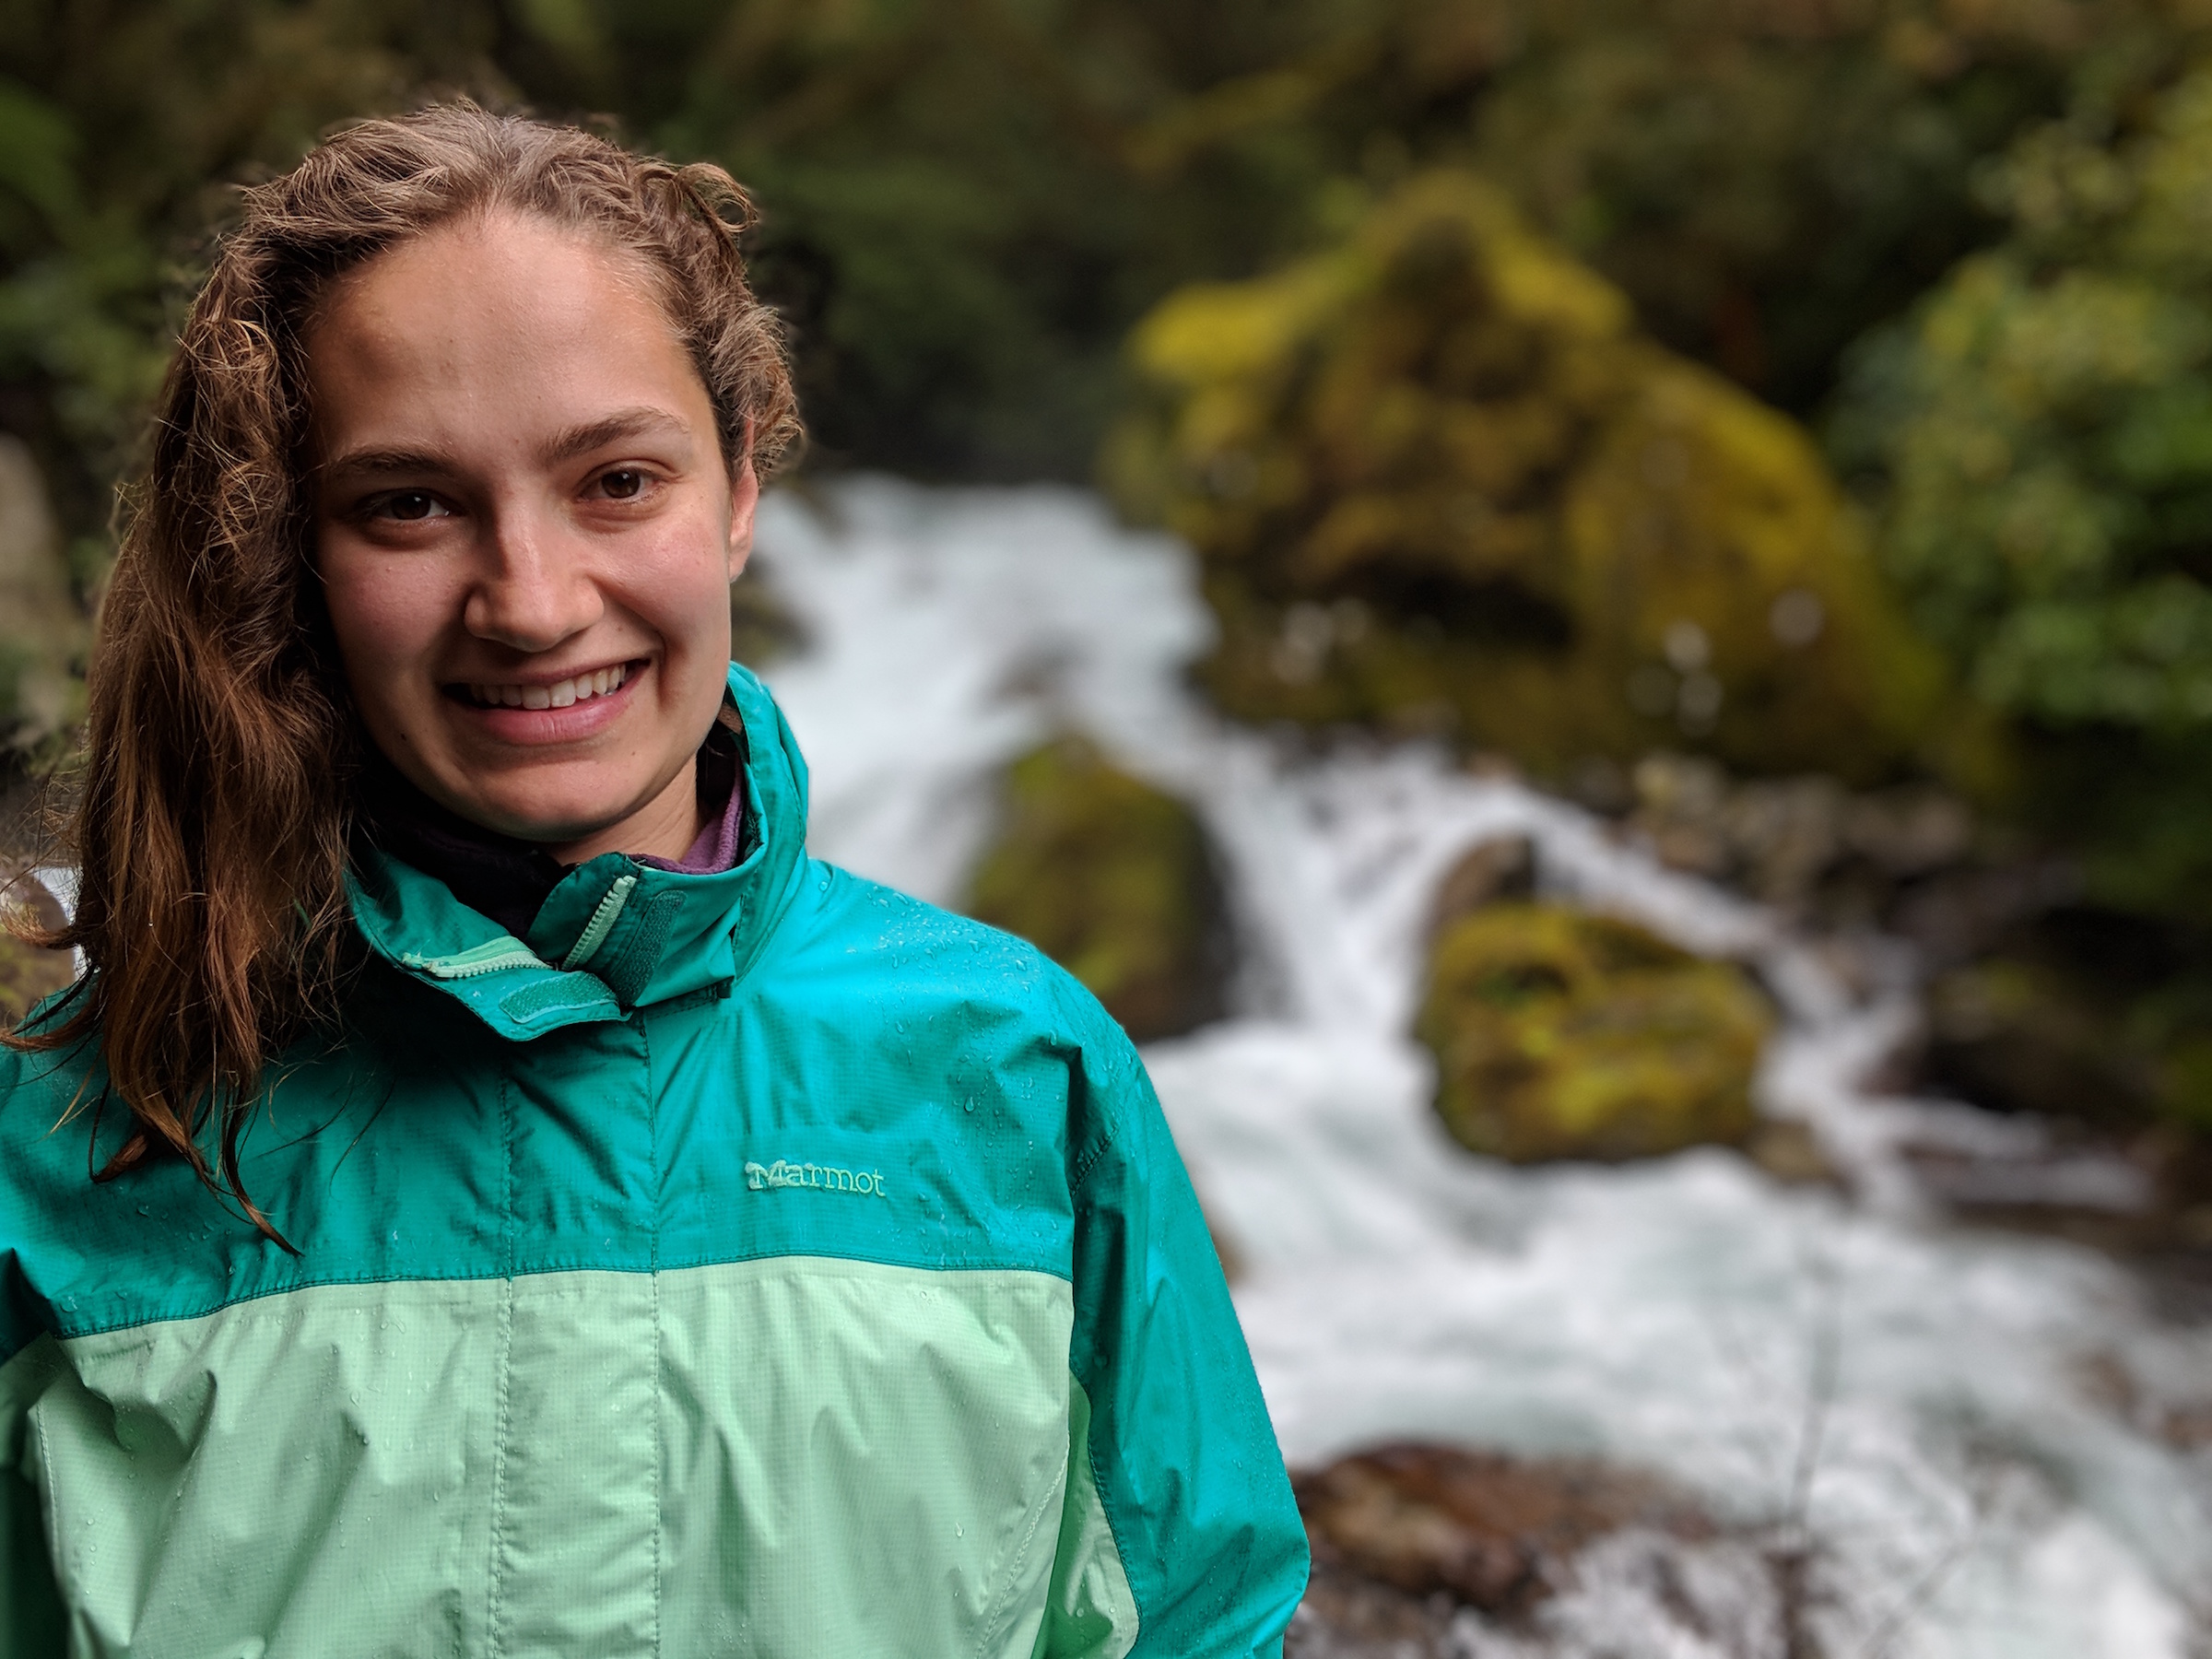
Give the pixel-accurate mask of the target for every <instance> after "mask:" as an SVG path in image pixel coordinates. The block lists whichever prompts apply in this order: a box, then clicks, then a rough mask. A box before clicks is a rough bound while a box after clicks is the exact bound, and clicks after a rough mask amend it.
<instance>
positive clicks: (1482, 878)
mask: <svg viewBox="0 0 2212 1659" xmlns="http://www.w3.org/2000/svg"><path fill="white" fill-rule="evenodd" d="M1535 885H1536V854H1535V848H1534V847H1533V846H1531V845H1530V844H1529V841H1528V840H1527V838H1526V837H1525V836H1518V835H1513V836H1502V837H1500V839H1498V840H1496V841H1481V842H1478V843H1477V844H1476V845H1475V846H1474V847H1472V848H1470V849H1469V850H1468V851H1467V852H1465V853H1463V854H1461V856H1460V859H1459V862H1458V863H1457V864H1455V865H1453V866H1452V867H1451V869H1450V870H1448V871H1446V872H1445V874H1444V878H1443V880H1442V881H1441V882H1439V883H1438V884H1437V889H1436V902H1435V903H1434V905H1433V906H1431V907H1430V915H1429V937H1430V939H1431V940H1433V939H1434V938H1435V937H1436V936H1437V935H1439V934H1441V933H1442V932H1443V931H1444V929H1446V928H1447V927H1450V926H1451V925H1452V924H1453V923H1454V922H1457V921H1458V920H1459V919H1460V918H1461V917H1463V916H1471V915H1473V914H1474V913H1475V912H1477V911H1478V910H1480V909H1481V908H1482V907H1483V906H1484V905H1486V904H1493V903H1496V902H1497V901H1498V900H1501V899H1525V898H1527V897H1528V896H1529V895H1530V894H1531V893H1533V892H1534V891H1535Z"/></svg>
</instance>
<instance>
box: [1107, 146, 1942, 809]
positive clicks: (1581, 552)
mask: <svg viewBox="0 0 2212 1659" xmlns="http://www.w3.org/2000/svg"><path fill="white" fill-rule="evenodd" d="M1134 349H1135V359H1136V361H1137V363H1138V365H1139V366H1140V368H1141V369H1142V371H1144V372H1145V373H1146V375H1147V378H1148V380H1149V382H1150V383H1151V384H1152V385H1153V387H1154V388H1156V390H1157V393H1158V398H1157V403H1156V406H1155V408H1154V409H1153V410H1152V411H1151V412H1150V413H1149V414H1148V415H1147V417H1145V418H1140V419H1138V420H1136V421H1134V422H1132V423H1131V424H1130V425H1129V426H1128V427H1127V428H1126V429H1124V432H1123V433H1122V435H1121V438H1120V440H1119V441H1118V442H1117V445H1116V448H1115V452H1114V462H1113V469H1114V471H1115V473H1116V474H1117V476H1118V479H1119V482H1120V484H1121V487H1122V489H1123V493H1124V499H1125V500H1128V501H1129V502H1130V503H1131V504H1132V505H1133V506H1135V508H1137V509H1138V510H1139V511H1149V512H1153V513H1157V514H1159V515H1161V516H1164V517H1165V518H1166V520H1167V521H1168V523H1169V524H1171V526H1172V527H1173V528H1174V529H1176V530H1177V531H1178V532H1179V533H1181V534H1182V535H1184V536H1185V537H1187V538H1188V539H1189V540H1190V541H1191V542H1192V544H1193V545H1194V546H1195V547H1197V549H1198V550H1199V553H1200V555H1201V556H1202V558H1204V559H1206V564H1207V571H1208V594H1209V596H1210V597H1211V598H1212V599H1213V601H1214V603H1215V606H1216V609H1217V610H1218V612H1219V613H1220V615H1221V618H1222V622H1223V635H1222V640H1221V643H1220V645H1219V648H1218V651H1217V652H1216V653H1215V655H1214V656H1213V658H1212V659H1211V661H1210V662H1209V663H1208V664H1207V665H1206V670H1205V672H1206V679H1207V683H1208V685H1209V687H1210V688H1212V689H1213V690H1214V692H1215V693H1216V695H1217V697H1218V699H1219V700H1221V701H1222V702H1223V703H1224V704H1225V706H1227V707H1228V708H1230V710H1231V712H1236V713H1239V714H1243V715H1246V716H1251V717H1258V718H1268V717H1277V718H1282V717H1287V718H1292V719H1300V720H1306V721H1310V722H1320V723H1326V722H1334V721H1345V720H1376V719H1381V720H1384V721H1400V722H1407V721H1410V722H1413V723H1417V724H1419V723H1427V724H1432V725H1436V726H1439V727H1441V728H1442V729H1445V730H1451V731H1454V732H1456V733H1457V734H1459V735H1463V736H1464V737H1465V738H1467V739H1469V740H1471V741H1473V742H1476V743H1477V744H1480V745H1482V746H1484V747H1492V748H1499V749H1503V750H1506V751H1508V752H1510V753H1512V754H1514V755H1517V756H1519V757H1520V758H1521V759H1524V760H1525V761H1527V762H1529V763H1530V764H1532V765H1535V766H1536V767H1538V768H1540V769H1545V770H1554V771H1556V770H1558V769H1559V768H1561V767H1563V766H1564V765H1566V764H1567V763H1569V762H1571V761H1572V760H1574V759H1579V758H1582V757H1583V756H1587V755H1592V754H1602V755H1611V756H1615V757H1621V758H1630V757H1633V756H1635V755H1637V754H1640V753H1641V752H1643V751H1644V750H1646V749H1649V748H1651V747H1654V746H1656V745H1661V744H1665V743H1666V742H1668V741H1669V740H1673V741H1677V742H1679V741H1683V740H1684V739H1686V738H1687V739H1688V741H1690V742H1693V743H1696V744H1699V745H1700V746H1702V747H1708V748H1710V749H1711V751H1712V752H1713V753H1715V754H1717V755H1720V756H1723V757H1724V758H1726V759H1729V760H1731V761H1733V762H1735V763H1736V764H1738V765H1741V766H1745V767H1748V768H1752V769H1755V770H1783V769H1791V768H1805V767H1821V768H1825V769H1829V770H1832V771H1839V772H1841V773H1843V774H1845V775H1847V776H1871V775H1875V774H1877V773H1879V772H1880V771H1883V770H1884V769H1885V768H1887V767H1889V766H1891V765H1893V764H1895V763H1897V762H1898V761H1899V760H1900V758H1902V757H1904V756H1906V755H1908V754H1909V753H1910V752H1911V750H1912V746H1913V744H1914V742H1915V740H1916V738H1917V736H1918V733H1919V728H1920V726H1921V724H1922V723H1923V722H1924V721H1925V719H1926V718H1927V716H1928V715H1929V713H1930V712H1932V710H1933V707H1934V701H1935V695H1936V693H1937V692H1938V690H1939V679H1938V670H1937V667H1936V665H1935V663H1934V661H1933V660H1932V659H1931V658H1929V657H1928V656H1927V655H1926V653H1924V651H1923V650H1922V649H1921V648H1920V647H1919V646H1918V644H1917V642H1916V641H1914V640H1913V639H1912V637H1911V636H1910V635H1909V634H1908V633H1907V632H1906V631H1905V629H1904V628H1903V626H1902V624H1901V621H1900V618H1898V617H1897V616H1896V615H1894V613H1893V612H1892V610H1891V609H1890V607H1889V606H1888V604H1887V602H1886V600H1885V597H1884V595H1883V594H1882V593H1881V592H1880V590H1879V588H1878V585H1877V582H1876V578H1875V573H1874V571H1873V570H1872V568H1871V565H1870V564H1869V562H1868V561H1867V559H1866V558H1865V551H1864V549H1863V547H1862V545H1861V541H1860V536H1859V533H1858V526H1857V524H1856V521H1855V519H1854V518H1853V515H1852V514H1850V513H1849V512H1846V511H1845V509H1844V505H1843V502H1842V500H1841V497H1840V495H1839V492H1838V491H1837V490H1836V488H1835V487H1834V485H1833V483H1832V481H1831V480H1830V477H1829V476H1828V473H1827V471H1826V468H1825V466H1824V465H1823V463H1822V462H1821V460H1820V457H1819V455H1818V452H1817V451H1816V450H1815V449H1814V447H1813V446H1812V444H1811V443H1810V442H1809V441H1808V440H1807V439H1806V437H1805V435H1804V434H1803V433H1802V432H1801V431H1799V430H1798V429H1796V428H1795V426H1794V423H1792V422H1790V421H1789V420H1788V419H1786V418H1783V417H1782V416H1780V415H1778V414H1776V413H1774V412H1773V411H1771V410H1769V409H1767V408H1764V407H1762V406H1759V404H1757V403H1755V402H1754V401H1753V400H1752V399H1751V398H1750V397H1748V396H1747V394H1744V393H1742V392H1740V391H1738V390H1736V389H1735V388H1734V387H1732V386H1731V385H1729V384H1728V383H1727V382H1724V381H1723V380H1721V379H1720V378H1719V377H1717V376H1715V375H1713V374H1712V373H1710V372H1709V371H1704V370H1701V369H1700V368H1698V367H1696V366H1695V365H1692V364H1690V363H1688V362H1686V361H1684V360H1683V359H1680V358H1678V357H1677V356H1675V355H1674V354H1673V353H1671V352H1668V351H1667V350H1665V348H1664V347H1660V346H1658V345H1656V344H1654V343H1653V342H1652V341H1651V340H1649V339H1648V338H1646V337H1644V336H1642V335H1641V334H1639V333H1638V332H1637V330H1636V329H1635V328H1634V327H1633V325H1632V324H1631V321H1630V308H1629V305H1628V303H1627V301H1626V300H1625V299H1624V298H1623V297H1622V296H1621V294H1620V293H1619V292H1618V290H1617V289H1616V288H1613V287H1612V286H1611V285H1610V284H1608V283H1606V281H1605V280H1604V279H1603V278H1601V277H1597V276H1595V275H1594V274H1593V273H1592V272H1590V271H1589V270H1587V269H1586V268H1584V267H1583V266H1582V265H1578V264H1577V263H1576V262H1575V261H1574V260H1573V259H1572V258H1571V257H1570V256H1568V255H1567V254H1566V253H1563V252H1562V251H1560V250H1559V248H1557V247H1556V246H1554V245H1552V244H1550V243H1549V242H1547V241H1544V240H1543V239H1542V238H1540V237H1537V236H1535V235H1534V234H1532V233H1531V232H1530V231H1529V230H1528V229H1526V227H1525V226H1524V224H1523V222H1522V220H1521V218H1520V217H1519V215H1518V214H1517V213H1516V212H1515V211H1514V210H1513V209H1512V206H1510V205H1508V204H1507V203H1506V202H1505V200H1504V199H1503V198H1502V197H1500V195H1499V194H1497V193H1496V192H1495V191H1494V190H1492V189H1490V188H1489V187H1488V186H1487V185H1485V184H1483V183H1481V182H1479V181H1477V180H1476V179H1474V178H1472V177H1470V176H1468V175H1465V174H1462V173H1456V172H1448V171H1439V172H1431V173H1424V174H1420V175H1418V176H1416V177H1415V178H1413V179H1412V180H1409V181H1408V182H1406V184H1404V185H1403V186H1401V187H1400V188H1399V189H1398V190H1396V191H1395V192H1394V193H1393V194H1391V195H1389V196H1388V197H1386V198H1385V199H1383V200H1382V202H1381V203H1379V204H1377V206H1375V207H1374V208H1373V209H1372V210H1371V212H1370V213H1369V214H1367V215H1366V216H1364V217H1363V218H1361V219H1360V220H1359V222H1358V223H1357V224H1356V225H1355V227H1354V228H1353V229H1352V230H1351V232H1350V234H1349V235H1348V236H1347V237H1346V238H1345V240H1344V241H1342V242H1340V243H1339V244H1337V245H1336V246H1335V247H1333V248H1331V249H1330V250H1328V251H1326V252H1324V253H1320V254H1316V255H1314V256H1312V258H1309V259H1307V260H1304V261H1300V262H1298V263H1296V264H1293V265H1289V266H1288V267H1286V268H1284V269H1283V270H1281V271H1279V272H1277V274H1275V275H1273V276H1270V277H1264V278H1260V279H1257V280H1255V281H1252V282H1248V283H1241V284H1235V285H1214V286H1202V287H1193V288H1188V289H1185V290H1183V291H1182V292H1181V293H1179V294H1178V295H1176V296H1175V297H1174V298H1172V299H1171V300H1169V301H1168V302H1166V303H1165V304H1163V305H1162V306H1161V307H1160V308H1159V309H1158V310H1157V311H1156V312H1154V313H1153V314H1152V315H1151V316H1150V317H1148V318H1147V320H1146V322H1145V323H1144V324H1142V325H1141V326H1140V328H1139V329H1138V331H1137V333H1136V335H1135V347H1134Z"/></svg>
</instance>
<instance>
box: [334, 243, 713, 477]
mask: <svg viewBox="0 0 2212 1659" xmlns="http://www.w3.org/2000/svg"><path fill="white" fill-rule="evenodd" d="M306 343H307V357H308V374H309V380H310V383H311V387H312V394H313V406H314V410H315V425H316V430H317V447H318V449H320V450H322V451H323V452H324V453H325V454H326V455H327V454H328V453H330V452H331V450H333V449H334V448H339V449H343V448H350V447H352V446H354V445H355V444H357V443H359V442H361V441H370V442H372V443H373V442H376V441H380V439H381V437H382V436H383V435H388V434H390V433H391V432H393V431H394V430H417V429H431V430H438V429H450V430H448V431H447V433H446V437H447V440H448V441H451V440H452V439H453V438H455V437H458V436H460V435H461V434H463V433H465V432H474V433H477V434H479V435H482V436H499V435H503V436H505V437H506V438H508V439H510V440H515V439H521V438H523V437H524V436H525V435H527V436H528V437H529V440H530V441H531V442H532V444H533V445H534V446H535V445H539V444H542V443H543V442H544V441H546V434H547V432H548V431H553V430H566V429H572V428H575V427H577V426H578V425H580V424H582V425H589V424H592V423H594V422H604V421H606V420H607V419H609V418H612V417H613V416H614V415H615V414H616V413H617V412H618V411H624V410H627V411H637V410H645V409H660V410H663V411H665V412H666V413H668V414H670V415H672V416H675V417H677V418H680V419H681V421H682V422H684V423H685V424H689V423H692V422H695V421H700V420H704V421H705V422H707V423H708V425H709V427H710V429H711V427H712V403H711V400H710V399H709V397H708V394H707V391H706V387H705V385H704V384H703V383H702V382H700V377H699V373H698V371H697V368H696V365H695V364H694V362H693V359H692V358H691V355H690V353H689V351H688V348H687V347H686V345H685V343H684V341H683V340H682V338H681V337H680V336H679V335H678V334H677V330H676V328H675V325H674V324H672V323H671V322H670V321H669V319H668V317H667V314H666V312H665V310H664V309H663V308H662V306H661V304H660V303H659V300H658V299H657V296H656V295H655V294H654V293H653V284H652V283H651V281H650V280H649V279H647V280H641V267H640V263H639V262H638V260H637V259H636V258H635V257H634V256H630V255H628V254H625V253H622V252H620V251H618V250H616V249H613V248H610V247H609V246H607V245H606V243H605V242H604V241H601V240H600V239H598V238H596V237H594V236H592V235H589V234H588V233H584V232H581V231H576V230H571V229H568V228H566V227H563V226H559V225H556V224H552V223H549V222H547V221H545V220H542V219H536V218H524V217H522V216H519V215H498V216H479V217H475V218H468V219H463V220H457V221H454V222H453V223H452V224H449V225H441V226H440V227H438V228H436V229H432V230H430V231H427V232H425V233H424V234H423V235H421V236H419V237H416V238H412V239H410V240H409V241H406V242H404V243H402V244H400V245H399V246H398V247H395V248H393V249H391V250H390V251H388V252H386V253H382V254H380V255H378V256H377V257H376V258H375V259H373V260H371V262H369V264H367V265H364V266H362V267H361V268H360V269H359V270H358V271H356V272H353V273H350V274H349V275H348V277H347V279H346V280H345V281H344V282H343V284H342V285H340V286H339V287H337V288H334V291H333V292H332V293H331V294H330V295H329V296H328V297H327V299H326V300H325V302H324V305H323V306H321V307H320V308H319V309H318V313H317V316H316V318H315V321H314V324H313V326H312V330H311V331H310V333H309V335H308V336H307V342H306Z"/></svg>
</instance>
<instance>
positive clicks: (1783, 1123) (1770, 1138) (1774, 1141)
mask: <svg viewBox="0 0 2212 1659" xmlns="http://www.w3.org/2000/svg"><path fill="white" fill-rule="evenodd" d="M1744 1151H1745V1153H1746V1155H1747V1156H1748V1157H1749V1158H1750V1159H1751V1161H1752V1162H1753V1163H1755V1164H1757V1165H1758V1166H1759V1168H1760V1169H1761V1170H1762V1171H1765V1172H1766V1173H1767V1174H1768V1175H1770V1176H1771V1177H1772V1178H1773V1179H1774V1180H1776V1181H1779V1182H1782V1183H1783V1185H1784V1186H1838V1185H1841V1176H1839V1175H1838V1174H1837V1172H1836V1169H1835V1166H1834V1165H1833V1164H1831V1163H1830V1162H1829V1160H1828V1154H1827V1152H1826V1151H1825V1150H1824V1149H1823V1148H1822V1147H1821V1145H1820V1137H1819V1136H1818V1135H1815V1134H1814V1133H1813V1131H1812V1129H1811V1128H1810V1127H1809V1126H1808V1125H1806V1124H1800V1123H1796V1122H1794V1121H1792V1120H1789V1119H1786V1118H1762V1119H1761V1120H1760V1121H1759V1125H1758V1127H1756V1128H1755V1129H1753V1130H1752V1131H1751V1136H1750V1138H1749V1139H1748V1140H1747V1141H1746V1142H1745V1144H1744Z"/></svg>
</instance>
